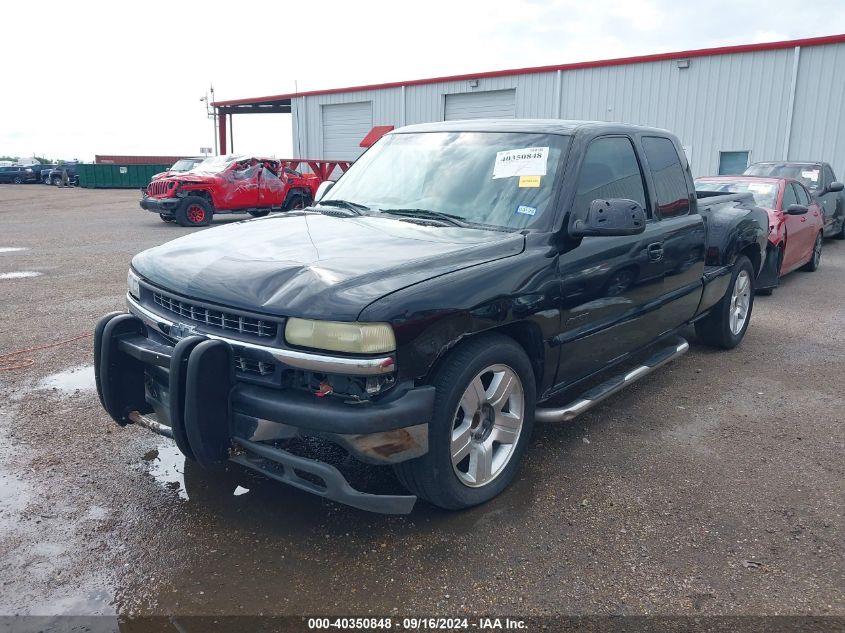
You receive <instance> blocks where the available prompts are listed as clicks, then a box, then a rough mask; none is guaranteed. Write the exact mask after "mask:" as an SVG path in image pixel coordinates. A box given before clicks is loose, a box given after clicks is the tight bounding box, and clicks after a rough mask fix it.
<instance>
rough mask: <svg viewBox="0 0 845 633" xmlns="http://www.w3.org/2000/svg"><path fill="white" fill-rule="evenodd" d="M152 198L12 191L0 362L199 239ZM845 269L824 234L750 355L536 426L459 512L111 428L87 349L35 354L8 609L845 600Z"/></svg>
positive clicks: (6, 467) (619, 609)
mask: <svg viewBox="0 0 845 633" xmlns="http://www.w3.org/2000/svg"><path fill="white" fill-rule="evenodd" d="M137 198H138V194H137V192H134V191H86V190H80V189H67V190H62V189H57V188H53V187H45V186H40V185H31V186H0V317H2V319H0V354H4V353H8V352H10V351H14V350H17V349H21V348H28V347H33V346H39V345H44V344H48V343H52V342H57V341H60V340H64V339H70V338H73V337H76V336H80V335H84V334H87V333H90V332H91V330H92V328H93V325H94V322H95V320H96V319H97V318H98V317H99V316H101V315H102V314H104V313H106V312H109V311H112V310H119V309H121V308H122V304H123V294H124V292H125V285H126V270H127V266H128V263H129V260H130V258H131V256H132V255H133V254H134V253H136V252H138V251H140V250H142V249H145V248H147V247H150V246H153V245H156V244H160V243H162V242H164V241H166V240H169V239H172V238H174V237H177V236H179V235H183V234H185V233H188V232H190V231H191V230H192V229H183V228H180V227H178V226H173V225H166V224H164V223H163V222H161V221H159V219H158V217H156V216H155V215H153V214H150V213H145V212H143V211H141V209H140V208H139V207H138V204H137ZM224 217H225V216H224ZM233 219H239V218H237V217H236V218H233ZM228 221H232V219H229V218H226V219H223V220H218V221H216V222H215V224H219V223H222V222H228ZM200 230H207V229H200ZM7 248H23V249H25V250H18V251H9V250H5V251H4V249H7ZM19 272H31V273H40V275H38V276H31V277H21V278H8V277H5V278H4V273H19ZM843 279H845V242H838V241H826V242H825V251H824V255H823V258H822V266H821V269H820V270H819V271H818V272H816V273H802V272H798V273H793V274H792V275H790V276H789V277H787V278H786V279H785V280H784V283H783V284H782V286H781V287H780V288H779V289H778V290H776V291H775V294H774V296H772V297H758V298H757V301H756V303H755V308H754V316H753V320H752V324H751V328H750V329H749V332H748V335H747V337H746V339H745V341H744V342H743V344H742V345H741V346H740V347H739V348H738V349H736V350H733V351H730V352H714V351H712V350H709V349H706V348H703V347H701V346H698V345H693V348H692V350H691V352H690V353H689V354H687V355H686V356H684V357H683V358H681V359H680V360H678V361H677V362H675V363H672V364H670V365H668V366H667V367H665V368H663V369H661V370H660V371H659V372H656V373H655V374H652V375H651V376H650V377H648V378H646V379H645V380H643V381H641V382H640V383H639V384H637V385H635V386H634V387H632V388H631V389H629V390H627V391H625V392H623V393H621V394H618V395H617V396H615V397H613V398H612V399H610V400H608V402H607V403H606V404H604V405H603V406H600V407H598V408H597V409H595V410H594V411H592V412H590V413H588V414H586V415H584V416H583V417H581V418H579V419H577V420H576V421H575V422H574V423H570V424H568V425H561V426H538V428H537V430H536V432H535V437H534V440H533V445H532V447H531V450H530V451H529V456H528V459H527V462H526V463H525V465H524V468H523V469H522V471H521V473H520V476H519V479H518V481H516V482H515V484H514V485H513V486H512V487H511V488H510V489H508V490H507V491H506V492H505V493H504V494H503V495H501V496H500V497H499V498H497V499H495V500H494V501H492V502H490V503H488V504H486V505H485V506H483V507H479V508H476V509H473V510H469V511H466V512H461V513H447V512H442V511H439V510H437V509H434V508H431V507H430V506H427V505H426V504H424V503H420V504H418V507H417V509H416V510H415V511H414V513H413V514H411V515H410V516H407V517H385V516H379V515H370V514H366V513H363V512H359V511H356V510H353V509H350V508H346V507H343V506H339V505H336V504H333V503H330V502H325V501H322V500H320V499H318V498H314V497H311V496H309V495H307V494H305V493H300V492H298V491H296V490H293V489H290V488H288V487H286V486H284V485H283V484H279V483H275V482H272V481H268V480H265V479H262V478H261V477H258V476H251V475H249V474H245V473H240V472H234V471H233V472H229V473H222V474H220V473H218V474H214V475H213V476H212V475H206V474H205V473H204V472H202V471H200V469H198V468H196V467H192V464H191V463H187V464H186V463H185V462H184V460H182V459H180V455H179V453H178V451H177V450H176V449H175V447H174V446H173V445H172V444H171V443H170V442H169V441H167V440H165V439H164V438H160V437H158V436H155V435H153V434H151V433H149V432H147V431H145V430H143V429H139V428H134V427H129V428H125V429H121V428H119V427H117V426H115V425H114V424H113V423H112V422H110V421H109V419H108V418H107V416H106V415H105V413H104V412H103V411H102V409H101V408H100V405H99V402H98V400H97V396H96V394H95V392H94V391H93V373H92V370H91V367H90V366H91V340H90V338H84V339H81V340H77V341H73V342H70V343H67V344H64V345H61V346H58V347H54V348H50V349H46V350H41V351H36V352H32V353H30V354H26V355H24V357H26V358H31V359H32V360H33V361H34V362H33V364H32V365H31V366H29V367H24V368H21V369H17V370H14V371H0V449H1V450H2V457H0V568H2V569H3V570H4V571H3V573H2V578H0V583H2V584H0V613H3V614H64V613H80V614H90V613H105V614H115V613H117V614H120V615H125V616H130V615H138V614H172V613H180V614H199V615H214V614H227V613H228V614H232V613H234V614H253V615H256V614H304V613H324V614H325V613H329V614H341V615H348V614H376V615H390V614H397V613H400V614H407V613H412V614H413V613H416V614H423V613H425V614H431V613H436V614H442V615H459V614H478V613H485V614H520V615H523V616H529V615H543V614H570V615H579V614H637V615H643V614H661V615H714V614H721V615H774V614H814V615H839V616H842V615H845V599H843V595H845V574H843V572H844V571H845V566H844V565H843V543H845V521H843V507H845V504H843V501H845V484H843V482H844V481H845V477H843V473H844V472H845V461H843V454H845V452H843V448H845V431H843V424H842V414H841V411H842V408H843V405H845V397H844V396H843V393H845V389H843V375H845V361H844V360H843V352H845V304H843V292H842V280H843ZM378 476H379V477H390V475H384V474H381V473H379V475H378Z"/></svg>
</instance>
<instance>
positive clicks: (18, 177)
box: [12, 176, 23, 185]
mask: <svg viewBox="0 0 845 633" xmlns="http://www.w3.org/2000/svg"><path fill="white" fill-rule="evenodd" d="M12 182H13V183H15V184H16V185H19V184H21V183H22V182H23V180H22V179H21V177H20V176H15V177H14V178H13V179H12Z"/></svg>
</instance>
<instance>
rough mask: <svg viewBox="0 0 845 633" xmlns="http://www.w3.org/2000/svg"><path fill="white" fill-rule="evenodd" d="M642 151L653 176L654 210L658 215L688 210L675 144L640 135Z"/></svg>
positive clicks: (685, 190)
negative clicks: (655, 200)
mask: <svg viewBox="0 0 845 633" xmlns="http://www.w3.org/2000/svg"><path fill="white" fill-rule="evenodd" d="M643 150H644V151H645V159H646V161H647V162H648V168H649V170H650V171H651V176H652V178H653V179H654V188H655V190H656V191H655V193H656V194H657V212H658V213H659V214H660V217H662V218H671V217H674V216H678V215H687V214H688V213H689V207H690V202H689V187H688V185H687V179H686V177H685V176H684V168H683V167H681V159H680V158H678V150H676V149H675V144H674V143H672V141H670V140H669V139H668V138H663V137H660V136H645V137H643Z"/></svg>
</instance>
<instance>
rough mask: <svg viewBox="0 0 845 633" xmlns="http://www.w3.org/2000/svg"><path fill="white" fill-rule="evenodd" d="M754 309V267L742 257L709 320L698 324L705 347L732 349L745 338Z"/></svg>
mask: <svg viewBox="0 0 845 633" xmlns="http://www.w3.org/2000/svg"><path fill="white" fill-rule="evenodd" d="M753 307H754V267H753V266H752V265H751V262H750V261H749V260H748V258H747V257H745V256H744V255H740V256H739V257H738V258H737V260H736V263H735V264H734V270H733V274H732V275H731V281H730V283H729V284H728V289H727V291H726V292H725V296H724V297H722V299H721V300H720V301H719V303H717V304H716V305H715V306H714V307H713V309H712V310H711V311H710V313H709V314H708V315H707V316H706V317H704V318H703V319H700V320H698V321H696V322H695V333H696V335H697V336H698V338H699V339H700V340H701V342H702V343H704V344H705V345H710V346H711V347H721V348H722V349H732V348H734V347H736V346H737V345H739V342H740V341H741V340H742V338H743V337H744V336H745V332H746V330H748V324H749V323H750V322H751V309H752V308H753Z"/></svg>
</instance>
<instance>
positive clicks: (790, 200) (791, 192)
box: [782, 182, 798, 211]
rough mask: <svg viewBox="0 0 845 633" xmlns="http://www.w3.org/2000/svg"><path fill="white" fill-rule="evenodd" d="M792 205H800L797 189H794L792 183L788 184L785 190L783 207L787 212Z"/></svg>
mask: <svg viewBox="0 0 845 633" xmlns="http://www.w3.org/2000/svg"><path fill="white" fill-rule="evenodd" d="M790 204H798V198H797V197H796V196H795V189H793V188H792V183H791V182H788V183H786V185H784V189H783V206H782V209H783V210H784V211H786V210H787V209H788V208H789V205H790Z"/></svg>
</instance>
